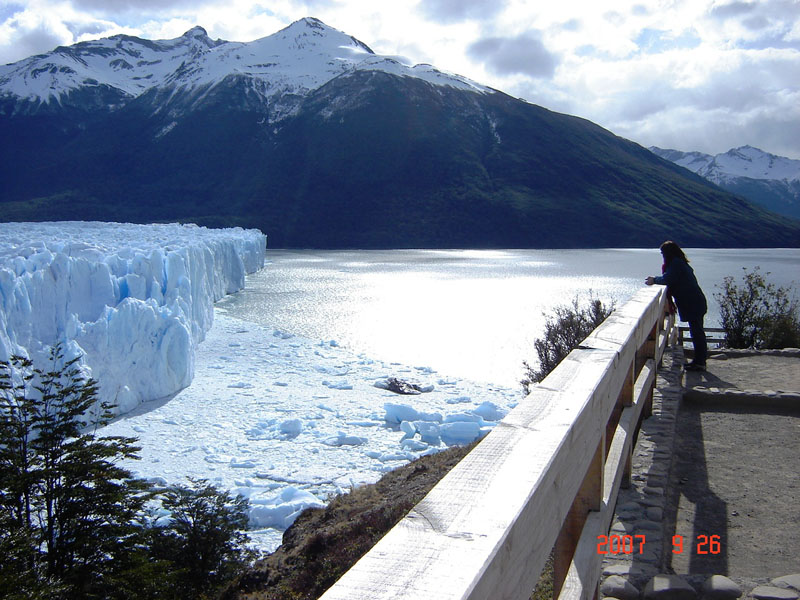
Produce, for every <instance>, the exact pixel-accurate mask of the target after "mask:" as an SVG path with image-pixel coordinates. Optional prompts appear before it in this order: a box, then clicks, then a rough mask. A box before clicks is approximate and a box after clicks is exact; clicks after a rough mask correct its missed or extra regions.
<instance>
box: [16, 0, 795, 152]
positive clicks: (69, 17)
mask: <svg viewBox="0 0 800 600" xmlns="http://www.w3.org/2000/svg"><path fill="white" fill-rule="evenodd" d="M307 16H311V17H316V18H318V19H320V20H322V21H323V22H324V23H326V24H327V25H329V26H331V27H334V28H336V29H339V30H340V31H343V32H345V33H347V34H349V35H352V36H354V37H356V38H358V39H359V40H360V41H362V42H364V43H365V44H367V45H368V46H369V47H370V48H372V50H373V51H375V52H376V53H378V54H387V55H393V56H400V57H403V58H404V59H405V60H406V61H408V62H410V63H412V64H415V63H430V64H432V65H434V66H436V67H437V68H439V69H441V70H444V71H449V72H452V73H457V74H459V75H463V76H466V77H469V78H470V79H473V80H474V81H477V82H478V83H481V84H484V85H488V86H491V87H493V88H495V89H498V90H500V91H503V92H505V93H507V94H510V95H512V96H515V97H519V98H523V99H525V100H527V101H528V102H532V103H534V104H538V105H540V106H544V107H545V108H548V109H550V110H554V111H557V112H563V113H568V114H572V115H576V116H579V117H583V118H585V119H588V120H590V121H593V122H595V123H597V124H599V125H601V126H603V127H605V128H607V129H609V130H611V131H612V132H614V133H615V134H617V135H620V136H622V137H625V138H628V139H630V140H633V141H635V142H637V143H639V144H642V145H643V146H652V145H655V146H659V147H662V148H674V149H677V150H684V151H692V150H697V151H701V152H706V153H709V154H717V153H720V152H726V151H727V150H729V149H731V148H735V147H739V146H744V145H751V146H755V147H757V148H761V149H762V150H765V151H767V152H771V153H773V154H778V155H780V156H788V157H790V158H794V159H800V0H756V1H753V2H750V1H742V0H614V1H603V0H557V1H554V2H544V1H543V0H539V1H535V0H391V1H386V0H383V1H376V0H307V1H301V0H271V1H268V2H267V1H263V0H261V1H259V0H223V1H220V0H29V1H22V2H14V1H12V2H8V1H5V0H0V64H5V63H10V62H14V61H17V60H20V59H23V58H26V57H28V56H30V55H33V54H38V53H44V52H47V51H49V50H52V49H53V48H55V47H56V46H58V45H69V44H73V43H76V42H79V41H84V40H89V39H97V38H101V37H107V36H109V35H115V34H117V33H126V34H129V35H136V36H139V37H143V38H147V39H171V38H175V37H178V36H180V35H182V34H183V33H184V32H186V31H187V30H189V29H190V28H191V27H193V26H195V25H200V26H202V27H203V28H205V29H206V31H207V32H208V34H209V36H211V37H212V38H214V39H218V38H219V39H223V40H228V41H237V42H247V41H251V40H254V39H258V38H261V37H265V36H267V35H270V34H272V33H275V32H276V31H278V30H280V29H282V28H283V27H285V26H287V25H289V24H290V23H292V22H294V21H296V20H298V19H301V18H303V17H307Z"/></svg>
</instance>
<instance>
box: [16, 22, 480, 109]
mask: <svg viewBox="0 0 800 600" xmlns="http://www.w3.org/2000/svg"><path fill="white" fill-rule="evenodd" d="M356 70H380V71H385V72H389V73H393V74H396V75H403V76H409V77H415V78H419V79H424V80H426V81H429V82H430V83H433V84H437V85H448V86H453V87H458V88H462V89H468V90H472V91H480V92H488V91H491V90H490V89H489V88H485V87H483V86H480V85H478V84H476V83H474V82H472V81H470V80H468V79H466V78H463V77H460V76H457V75H451V74H448V73H444V72H441V71H438V70H436V69H434V68H433V67H431V66H430V65H417V66H413V67H412V66H408V65H405V64H402V63H401V62H400V61H398V60H397V59H395V58H393V57H387V56H378V55H376V54H375V53H374V52H373V51H372V50H371V49H370V48H369V47H368V46H367V45H366V44H364V43H363V42H361V41H359V40H357V39H356V38H354V37H352V36H349V35H347V34H345V33H343V32H341V31H338V30H336V29H334V28H332V27H329V26H327V25H325V24H324V23H322V22H321V21H319V20H318V19H314V18H305V19H301V20H299V21H296V22H295V23H292V24H291V25H289V26H288V27H286V28H284V29H282V30H280V31H278V32H277V33H274V34H272V35H270V36H267V37H264V38H261V39H258V40H255V41H252V42H246V43H244V42H227V41H223V40H212V39H211V38H209V37H208V34H207V33H206V31H205V30H204V29H203V28H202V27H194V28H192V29H190V30H189V31H187V32H186V33H185V34H183V35H182V36H181V37H179V38H176V39H173V40H155V41H151V40H145V39H141V38H137V37H133V36H128V35H115V36H112V37H109V38H104V39H100V40H95V41H90V42H80V43H78V44H75V45H72V46H68V47H64V46H60V47H58V48H56V49H55V50H53V51H52V52H48V53H47V54H40V55H37V56H32V57H30V58H27V59H24V60H22V61H19V62H16V63H12V64H9V65H5V66H0V97H5V98H6V100H8V99H9V98H11V99H13V98H16V99H18V100H26V101H28V102H30V103H34V104H47V103H55V104H63V103H65V102H66V103H70V104H71V103H72V102H71V101H70V98H71V97H72V96H73V95H76V96H80V95H81V93H82V92H84V91H90V92H91V93H93V94H95V96H96V95H97V92H98V90H104V91H106V92H107V94H106V96H105V98H106V100H105V103H106V108H110V109H113V108H115V107H116V106H118V105H119V104H121V103H125V101H126V100H129V99H132V98H135V97H138V96H140V95H141V94H143V93H144V92H145V91H147V90H151V89H154V88H155V89H157V90H172V91H173V92H175V91H183V92H190V93H204V92H205V91H207V90H208V89H210V88H212V87H214V86H215V85H217V84H219V83H220V82H222V81H223V80H225V79H226V78H229V77H230V76H236V77H238V78H242V77H244V78H245V79H247V80H249V81H250V82H251V85H250V87H251V89H253V90H254V91H255V92H256V93H257V94H258V95H259V96H260V97H262V98H263V99H264V100H265V103H268V100H269V99H270V98H274V97H278V98H280V97H282V96H284V95H287V94H289V95H294V96H304V95H306V94H308V93H310V92H311V91H313V90H315V89H317V88H319V87H320V86H322V85H324V84H325V83H327V82H328V81H330V80H332V79H334V78H336V77H338V76H340V75H344V74H347V73H351V72H354V71H356Z"/></svg>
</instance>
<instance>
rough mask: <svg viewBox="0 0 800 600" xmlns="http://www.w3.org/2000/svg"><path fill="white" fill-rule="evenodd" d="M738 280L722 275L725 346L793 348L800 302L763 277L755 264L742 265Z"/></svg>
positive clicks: (798, 336) (799, 330) (798, 339)
mask: <svg viewBox="0 0 800 600" xmlns="http://www.w3.org/2000/svg"><path fill="white" fill-rule="evenodd" d="M743 271H744V275H743V276H742V281H741V284H739V283H737V282H736V281H734V278H733V277H732V276H728V277H725V279H724V280H723V283H722V291H721V292H720V293H717V294H714V298H715V299H716V300H717V302H718V303H719V307H720V317H721V321H722V328H723V329H724V330H725V344H726V346H727V347H729V348H765V349H766V348H797V347H799V346H800V305H798V300H797V296H796V295H795V293H794V291H793V290H792V289H790V288H785V287H777V286H776V285H775V284H773V283H771V282H769V281H767V279H766V275H769V273H766V275H762V274H761V271H760V269H759V268H758V267H755V268H754V269H753V270H752V271H748V270H747V269H746V268H745V269H743Z"/></svg>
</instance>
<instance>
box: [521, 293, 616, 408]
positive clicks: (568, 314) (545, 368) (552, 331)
mask: <svg viewBox="0 0 800 600" xmlns="http://www.w3.org/2000/svg"><path fill="white" fill-rule="evenodd" d="M613 311H614V302H611V304H609V305H606V304H603V302H602V301H601V300H598V299H597V298H594V297H593V296H591V295H590V296H589V300H588V302H587V303H586V305H585V306H581V304H580V299H579V298H578V296H575V298H574V299H573V300H572V305H571V306H566V305H564V306H557V307H556V308H555V309H554V310H553V312H554V314H553V315H549V316H548V315H545V317H546V319H547V320H546V322H545V326H544V337H541V338H538V339H536V341H534V343H533V347H534V349H535V350H536V356H537V359H538V363H537V365H538V366H537V367H535V368H534V367H532V366H531V365H530V364H528V362H527V361H523V363H522V364H523V366H524V368H525V375H524V377H523V379H522V381H520V383H522V387H523V389H524V390H525V393H526V394H527V393H528V392H529V391H530V387H531V385H533V384H534V383H539V382H540V381H542V380H543V379H544V378H545V377H547V376H548V375H549V374H550V372H551V371H552V370H553V369H555V368H556V366H558V363H560V362H561V361H562V360H564V358H566V356H567V355H568V354H569V353H570V352H572V350H574V349H575V348H577V347H578V346H579V345H580V343H581V342H582V341H583V340H584V339H586V336H588V335H589V334H590V333H591V332H592V331H594V330H595V328H597V326H598V325H600V323H602V322H603V321H605V320H606V317H608V315H610V314H611V313H612V312H613Z"/></svg>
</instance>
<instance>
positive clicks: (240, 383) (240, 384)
mask: <svg viewBox="0 0 800 600" xmlns="http://www.w3.org/2000/svg"><path fill="white" fill-rule="evenodd" d="M228 387H229V388H239V389H248V388H251V387H253V384H252V383H247V382H246V381H237V382H236V383H231V384H230V385H229V386H228Z"/></svg>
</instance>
